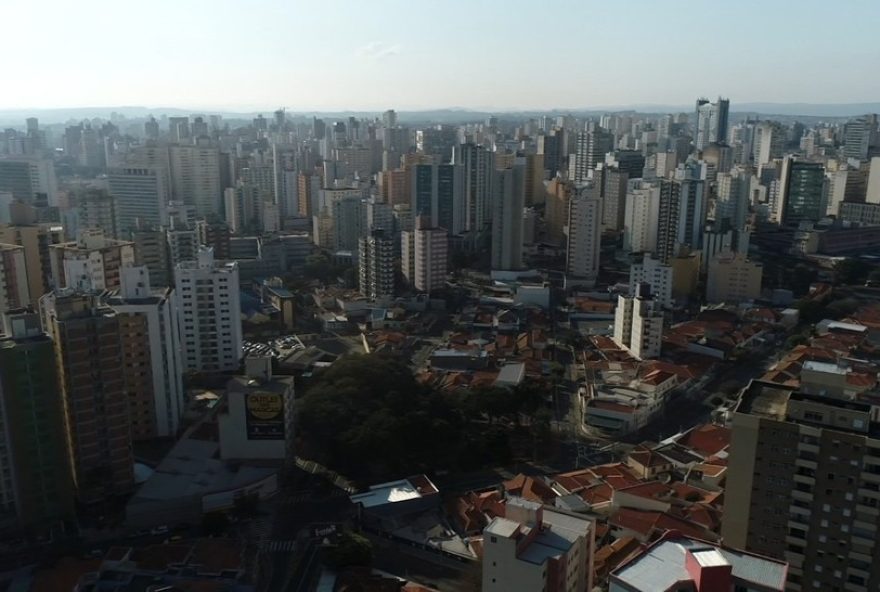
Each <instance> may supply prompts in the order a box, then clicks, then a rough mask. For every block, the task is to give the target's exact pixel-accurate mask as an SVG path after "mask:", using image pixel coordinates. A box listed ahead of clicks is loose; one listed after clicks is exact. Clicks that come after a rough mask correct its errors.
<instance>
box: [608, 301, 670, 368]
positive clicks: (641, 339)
mask: <svg viewBox="0 0 880 592" xmlns="http://www.w3.org/2000/svg"><path fill="white" fill-rule="evenodd" d="M662 338H663V313H662V312H661V311H660V307H659V303H658V302H657V301H656V300H655V299H654V297H653V296H652V295H651V287H650V286H649V285H648V284H638V285H637V286H636V290H635V296H634V297H632V298H627V297H625V296H618V298H617V308H616V309H615V311H614V342H615V343H616V344H617V345H618V346H620V347H622V348H624V349H626V350H627V351H629V353H631V354H632V355H633V356H635V357H636V358H638V359H640V360H644V359H649V358H656V357H657V356H659V355H660V349H661V345H662Z"/></svg>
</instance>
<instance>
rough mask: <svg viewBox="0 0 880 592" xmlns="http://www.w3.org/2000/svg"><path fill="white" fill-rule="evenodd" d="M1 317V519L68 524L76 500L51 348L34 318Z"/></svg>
mask: <svg viewBox="0 0 880 592" xmlns="http://www.w3.org/2000/svg"><path fill="white" fill-rule="evenodd" d="M0 317H2V321H3V325H2V332H3V333H4V336H0V410H2V417H3V421H2V422H0V441H2V442H3V443H4V445H3V446H2V447H0V516H3V515H7V514H12V515H15V517H16V519H17V522H18V524H19V526H24V527H29V526H46V525H49V524H51V523H53V522H55V521H58V520H65V519H69V518H72V517H73V514H74V499H75V498H74V495H73V481H72V479H71V467H70V455H69V449H68V443H67V438H66V437H65V417H64V402H63V400H62V396H61V384H60V380H59V376H58V367H57V363H56V360H55V348H54V346H53V344H52V340H51V339H49V337H47V336H46V334H45V333H43V331H42V329H41V327H40V319H39V316H38V315H37V314H34V313H32V312H28V311H24V310H17V311H14V312H10V311H7V312H6V313H5V314H0ZM4 517H5V516H4ZM4 522H5V521H4Z"/></svg>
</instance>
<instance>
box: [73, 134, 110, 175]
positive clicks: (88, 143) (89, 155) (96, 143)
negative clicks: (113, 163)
mask: <svg viewBox="0 0 880 592" xmlns="http://www.w3.org/2000/svg"><path fill="white" fill-rule="evenodd" d="M79 142H80V149H79V165H80V166H83V167H87V168H92V169H100V168H104V167H105V166H107V161H106V160H105V159H104V149H103V140H102V138H101V134H100V131H99V130H97V129H94V128H92V126H91V125H90V124H88V123H86V125H85V126H84V127H83V129H82V132H81V133H80V138H79Z"/></svg>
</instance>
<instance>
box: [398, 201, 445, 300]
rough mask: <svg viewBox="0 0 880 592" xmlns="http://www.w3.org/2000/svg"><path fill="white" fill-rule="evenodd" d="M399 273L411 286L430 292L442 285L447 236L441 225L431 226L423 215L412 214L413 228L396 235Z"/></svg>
mask: <svg viewBox="0 0 880 592" xmlns="http://www.w3.org/2000/svg"><path fill="white" fill-rule="evenodd" d="M400 250H401V255H400V259H401V267H402V268H403V276H404V277H405V278H406V280H407V281H408V282H409V283H410V285H411V286H412V287H414V288H415V289H416V290H418V291H420V292H428V293H430V292H431V291H433V290H437V289H438V288H442V287H443V286H444V283H445V281H446V271H447V266H448V260H449V238H448V234H447V232H446V230H445V229H443V228H437V227H432V226H430V225H429V224H428V220H427V218H423V217H419V218H416V226H415V229H414V230H409V231H404V232H402V233H401V236H400Z"/></svg>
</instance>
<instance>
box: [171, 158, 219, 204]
mask: <svg viewBox="0 0 880 592" xmlns="http://www.w3.org/2000/svg"><path fill="white" fill-rule="evenodd" d="M168 154H169V158H170V164H171V196H172V198H173V199H174V201H176V202H182V203H184V204H186V205H191V206H194V207H195V210H196V214H197V215H198V216H199V217H201V218H206V217H208V216H211V215H218V214H219V213H220V212H221V211H222V210H221V208H222V199H223V188H222V187H221V186H220V151H219V150H218V149H217V148H214V147H212V146H171V147H170V148H169V150H168Z"/></svg>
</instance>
